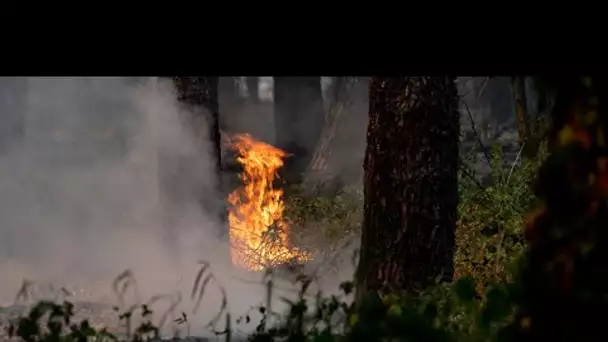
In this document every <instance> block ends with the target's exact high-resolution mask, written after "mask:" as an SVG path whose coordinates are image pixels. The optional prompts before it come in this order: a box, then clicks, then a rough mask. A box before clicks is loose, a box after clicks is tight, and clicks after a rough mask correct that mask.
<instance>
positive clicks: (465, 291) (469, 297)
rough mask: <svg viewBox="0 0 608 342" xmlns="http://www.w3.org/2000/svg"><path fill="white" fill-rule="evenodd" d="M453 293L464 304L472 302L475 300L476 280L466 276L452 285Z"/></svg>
mask: <svg viewBox="0 0 608 342" xmlns="http://www.w3.org/2000/svg"><path fill="white" fill-rule="evenodd" d="M452 291H453V292H454V294H456V297H457V298H458V299H459V300H461V301H463V302H470V301H473V300H474V299H475V294H476V292H475V279H473V278H472V277H469V276H466V277H462V278H460V279H458V280H456V281H455V282H454V284H452Z"/></svg>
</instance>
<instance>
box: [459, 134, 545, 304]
mask: <svg viewBox="0 0 608 342" xmlns="http://www.w3.org/2000/svg"><path fill="white" fill-rule="evenodd" d="M545 155H546V153H545V150H544V147H543V149H541V151H540V153H539V154H538V157H537V158H535V159H533V160H529V159H524V160H521V159H520V158H518V160H516V161H515V162H514V163H512V164H511V165H509V164H508V163H507V162H506V161H505V158H504V156H503V155H502V153H501V152H500V149H499V147H498V146H494V147H493V149H492V152H491V154H490V155H489V164H490V165H489V166H490V170H491V181H490V184H489V185H487V186H486V187H481V186H480V184H479V183H478V182H477V181H476V180H475V179H473V177H472V175H473V173H472V171H471V170H470V169H466V167H467V165H466V164H464V163H463V164H464V165H462V167H463V168H464V169H463V171H462V172H461V175H460V180H459V192H460V202H459V205H458V221H457V231H456V245H457V248H456V253H455V256H454V264H455V275H456V277H459V276H464V275H469V276H472V277H473V278H475V280H476V281H477V288H478V290H479V291H480V293H482V292H483V289H484V288H485V286H486V285H487V284H491V283H496V282H504V281H506V280H508V279H509V277H510V275H509V265H510V264H512V263H513V262H514V261H515V260H516V259H517V257H518V256H519V255H520V254H521V252H522V250H523V248H524V239H523V230H522V229H523V224H524V215H525V214H526V213H527V212H529V211H530V210H531V209H532V208H533V207H534V205H535V202H536V200H535V196H534V192H533V183H534V180H535V177H536V173H537V171H538V168H539V166H540V164H541V163H542V161H543V160H544V158H545ZM467 162H475V160H474V159H473V158H468V159H467ZM467 164H468V163H467Z"/></svg>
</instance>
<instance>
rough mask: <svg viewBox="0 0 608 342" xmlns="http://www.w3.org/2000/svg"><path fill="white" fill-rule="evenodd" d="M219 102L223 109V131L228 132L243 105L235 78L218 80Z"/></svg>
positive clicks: (221, 124) (220, 120)
mask: <svg viewBox="0 0 608 342" xmlns="http://www.w3.org/2000/svg"><path fill="white" fill-rule="evenodd" d="M218 102H219V107H221V108H222V115H221V116H220V118H219V125H220V129H221V130H226V129H227V128H228V127H231V126H232V120H234V115H235V113H237V112H238V111H239V110H240V106H241V105H242V101H241V97H240V96H239V89H238V86H237V83H236V79H235V78H234V77H220V78H219V80H218Z"/></svg>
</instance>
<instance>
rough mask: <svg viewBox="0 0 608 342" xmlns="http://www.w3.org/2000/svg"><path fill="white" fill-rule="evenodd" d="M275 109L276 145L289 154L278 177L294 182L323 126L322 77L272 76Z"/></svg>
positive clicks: (303, 168)
mask: <svg viewBox="0 0 608 342" xmlns="http://www.w3.org/2000/svg"><path fill="white" fill-rule="evenodd" d="M274 106H275V110H274V118H275V132H276V134H275V136H276V145H277V146H278V147H279V148H281V149H283V150H285V151H287V152H288V153H290V154H291V156H290V157H289V158H287V159H286V160H285V166H284V167H283V169H282V171H281V178H283V179H284V180H285V181H287V182H293V183H297V182H300V181H301V180H302V176H303V174H304V172H305V171H306V168H307V167H308V165H309V163H310V160H311V158H312V155H313V153H314V150H315V147H316V146H317V143H318V141H319V138H320V136H321V131H322V130H323V127H324V125H325V110H324V109H323V95H322V92H321V77H275V78H274Z"/></svg>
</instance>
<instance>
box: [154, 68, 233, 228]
mask: <svg viewBox="0 0 608 342" xmlns="http://www.w3.org/2000/svg"><path fill="white" fill-rule="evenodd" d="M172 80H173V84H174V86H175V88H176V90H177V98H178V101H179V102H180V103H182V105H184V106H185V108H186V109H188V113H189V114H190V115H189V116H188V117H186V118H182V119H183V122H184V123H185V124H186V126H187V127H186V131H190V132H191V133H192V134H193V135H194V137H195V142H196V143H198V144H200V145H199V148H200V151H201V154H203V155H204V154H205V153H206V152H207V151H209V147H208V146H209V142H211V144H212V148H211V149H210V150H211V158H212V160H211V163H212V165H213V167H212V172H213V173H214V174H215V177H213V178H215V179H214V180H213V181H211V182H209V181H208V180H205V181H204V182H202V181H201V179H200V177H195V176H193V180H192V182H194V183H197V184H186V185H184V186H187V187H190V189H192V188H194V189H195V191H196V192H197V194H196V197H197V198H199V201H200V203H201V208H202V211H203V212H204V213H205V215H207V217H211V218H216V219H217V221H218V223H220V232H219V235H220V236H226V234H227V229H224V228H225V227H224V224H223V223H224V221H225V208H224V207H223V205H222V201H221V200H218V197H219V196H221V194H222V187H221V170H222V164H221V135H220V129H219V108H218V107H219V105H218V77H173V79H172ZM203 130H207V132H206V134H205V133H204V131H203ZM177 158H178V159H179V158H180V157H179V156H177ZM175 164H176V165H172V166H171V165H169V166H168V167H169V168H170V169H175V170H179V164H182V165H183V168H182V169H188V168H190V169H191V168H192V167H194V166H193V165H195V164H194V161H192V162H188V160H181V159H179V160H177V162H176V163H175ZM184 164H186V165H184ZM199 171H200V170H199ZM200 172H204V171H200ZM172 173H175V175H174V176H170V178H171V177H179V171H178V172H172ZM182 176H183V177H185V176H186V175H185V174H183V173H182ZM178 180H179V179H174V178H173V182H171V181H170V180H169V181H167V182H165V183H168V184H166V187H168V188H171V187H174V186H175V183H179V182H178ZM171 183H173V184H171ZM198 183H201V184H198ZM202 183H205V184H202ZM165 190H167V191H168V192H169V193H171V189H165ZM186 190H187V189H184V191H186ZM190 191H192V190H190ZM214 194H216V195H214Z"/></svg>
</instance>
